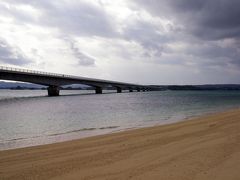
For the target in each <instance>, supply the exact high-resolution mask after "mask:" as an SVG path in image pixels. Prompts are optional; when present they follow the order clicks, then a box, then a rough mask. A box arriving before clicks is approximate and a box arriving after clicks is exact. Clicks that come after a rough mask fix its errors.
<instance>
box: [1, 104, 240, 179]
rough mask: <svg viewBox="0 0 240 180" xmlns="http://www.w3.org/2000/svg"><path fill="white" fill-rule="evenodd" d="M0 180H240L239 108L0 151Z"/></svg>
mask: <svg viewBox="0 0 240 180" xmlns="http://www.w3.org/2000/svg"><path fill="white" fill-rule="evenodd" d="M0 179H14V180H19V179H41V180H42V179H58V180H59V179H64V180H65V179H77V180H79V179H124V180H125V179H144V180H151V179H154V180H158V179H161V180H173V179H174V180H193V179H194V180H195V179H197V180H215V179H216V180H223V179H224V180H232V179H234V180H239V179H240V110H239V109H238V110H232V111H228V112H223V113H219V114H215V115H209V116H204V117H200V118H195V119H194V120H189V121H185V122H181V123H176V124H172V125H164V126H158V127H151V128H143V129H138V130H131V131H127V132H120V133H116V134H109V135H103V136H97V137H91V138H85V139H81V140H74V141H68V142H64V143H57V144H51V145H43V146H36V147H30V148H22V149H16V150H7V151H0Z"/></svg>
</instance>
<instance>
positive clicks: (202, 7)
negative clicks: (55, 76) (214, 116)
mask: <svg viewBox="0 0 240 180" xmlns="http://www.w3.org/2000/svg"><path fill="white" fill-rule="evenodd" d="M0 65H4V66H14V67H22V68H30V69H36V70H43V71H49V72H58V73H65V74H72V75H79V76H86V77H93V78H101V79H109V80H116V81H124V82H132V83H141V84H208V83H211V84H212V83H240V1H239V0H114V1H113V0H51V1H49V0H0Z"/></svg>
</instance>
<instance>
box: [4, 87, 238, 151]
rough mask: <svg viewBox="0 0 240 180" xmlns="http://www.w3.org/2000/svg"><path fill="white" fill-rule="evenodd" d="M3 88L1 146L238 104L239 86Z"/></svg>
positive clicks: (34, 142) (67, 137)
mask: <svg viewBox="0 0 240 180" xmlns="http://www.w3.org/2000/svg"><path fill="white" fill-rule="evenodd" d="M46 94H47V92H46V91H44V90H21V91H18V90H0V150H3V149H11V148H19V147H26V146H33V145H39V144H47V143H53V142H59V141H65V140H70V139H76V138H81V137H87V136H93V135H98V134H105V133H111V132H117V131H122V130H126V129H131V128H139V127H145V126H152V125H159V124H167V123H172V122H177V121H181V120H183V119H185V118H189V117H193V116H198V115H202V114H206V113H213V112H217V111H222V110H226V109H230V108H238V107H240V91H155V92H133V93H120V94H117V93H111V92H110V91H109V92H107V91H106V92H105V94H100V95H99V94H98V95H97V94H94V92H93V91H61V94H62V96H59V97H47V96H46Z"/></svg>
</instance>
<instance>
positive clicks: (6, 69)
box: [0, 66, 74, 77]
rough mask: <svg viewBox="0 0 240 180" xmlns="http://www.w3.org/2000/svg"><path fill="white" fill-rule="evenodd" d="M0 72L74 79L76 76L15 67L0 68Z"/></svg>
mask: <svg viewBox="0 0 240 180" xmlns="http://www.w3.org/2000/svg"><path fill="white" fill-rule="evenodd" d="M0 70H5V71H14V72H22V73H31V74H38V75H48V76H56V77H74V76H70V75H65V74H58V73H49V72H44V71H37V70H29V69H22V68H15V67H7V66H0Z"/></svg>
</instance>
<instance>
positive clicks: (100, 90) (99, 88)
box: [95, 86, 102, 94]
mask: <svg viewBox="0 0 240 180" xmlns="http://www.w3.org/2000/svg"><path fill="white" fill-rule="evenodd" d="M95 93H96V94H102V88H101V87H99V86H97V87H96V89H95Z"/></svg>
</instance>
